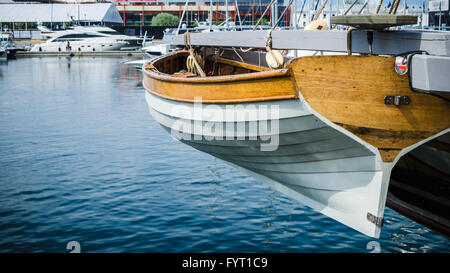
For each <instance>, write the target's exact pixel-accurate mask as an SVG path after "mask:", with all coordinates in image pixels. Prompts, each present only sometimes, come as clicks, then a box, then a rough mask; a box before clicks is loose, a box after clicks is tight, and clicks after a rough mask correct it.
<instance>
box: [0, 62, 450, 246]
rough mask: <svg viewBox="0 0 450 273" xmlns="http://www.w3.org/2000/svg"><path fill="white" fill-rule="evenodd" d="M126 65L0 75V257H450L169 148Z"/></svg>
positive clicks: (416, 233) (403, 229)
mask: <svg viewBox="0 0 450 273" xmlns="http://www.w3.org/2000/svg"><path fill="white" fill-rule="evenodd" d="M120 61H123V59H118V58H87V57H83V58H80V59H79V58H72V59H67V58H42V59H39V58H32V59H18V60H13V61H10V62H9V63H8V64H3V65H0V252H68V250H66V245H67V243H68V242H69V241H78V242H79V243H80V244H81V251H82V252H269V251H270V252H369V250H368V249H367V248H366V247H367V244H368V243H369V242H371V241H376V242H378V243H379V245H380V248H381V251H382V252H449V250H450V243H449V241H448V240H446V239H445V238H443V237H441V236H440V235H437V234H436V233H434V232H432V231H430V230H428V229H426V228H424V227H422V226H420V225H418V224H416V223H414V222H412V221H410V220H408V219H406V218H405V217H403V216H401V215H399V214H397V213H395V212H393V211H391V210H389V209H387V212H386V215H385V216H386V224H385V227H384V228H383V231H382V237H381V239H379V240H374V239H372V238H369V237H366V236H364V235H361V234H359V233H358V232H356V231H353V230H352V229H350V228H347V227H345V226H343V225H341V224H339V223H337V222H335V221H334V220H331V219H329V218H327V217H324V216H321V215H320V214H319V213H316V212H314V211H312V210H311V209H309V208H307V207H304V206H303V205H301V204H299V203H297V202H295V201H292V200H290V199H288V198H286V197H284V196H283V195H281V194H279V193H277V192H274V191H273V190H271V189H269V188H267V187H266V186H263V185H262V184H260V183H259V182H257V181H255V180H254V179H253V178H250V177H248V176H247V175H245V174H243V173H241V172H240V171H238V170H235V169H234V168H232V167H230V166H228V165H226V164H225V163H224V162H222V161H220V160H218V159H214V158H213V157H211V156H209V155H206V154H203V153H201V152H198V151H196V150H194V149H192V148H190V147H188V146H186V145H184V144H181V143H179V142H177V141H175V140H173V139H172V138H171V137H170V136H169V135H168V134H167V133H166V132H165V131H164V130H163V129H162V128H160V127H159V125H158V124H157V123H156V122H155V121H154V120H153V119H152V118H151V116H150V114H149V112H148V110H147V105H146V102H145V99H144V90H143V88H142V87H141V84H140V81H141V75H140V72H138V71H136V70H135V69H134V68H132V67H127V66H126V65H123V64H120ZM371 244H373V243H371Z"/></svg>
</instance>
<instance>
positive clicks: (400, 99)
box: [384, 96, 411, 106]
mask: <svg viewBox="0 0 450 273" xmlns="http://www.w3.org/2000/svg"><path fill="white" fill-rule="evenodd" d="M410 101H411V100H410V98H409V97H408V96H386V97H384V104H388V105H389V104H391V105H396V106H400V105H408V104H409V102H410Z"/></svg>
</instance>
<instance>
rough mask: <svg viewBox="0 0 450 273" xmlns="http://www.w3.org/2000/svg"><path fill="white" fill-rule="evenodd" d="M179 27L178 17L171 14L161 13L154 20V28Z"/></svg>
mask: <svg viewBox="0 0 450 273" xmlns="http://www.w3.org/2000/svg"><path fill="white" fill-rule="evenodd" d="M177 25H178V16H175V15H172V14H169V13H160V14H158V15H156V16H154V17H153V18H152V26H166V27H172V26H177Z"/></svg>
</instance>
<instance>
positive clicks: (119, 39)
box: [31, 26, 151, 52]
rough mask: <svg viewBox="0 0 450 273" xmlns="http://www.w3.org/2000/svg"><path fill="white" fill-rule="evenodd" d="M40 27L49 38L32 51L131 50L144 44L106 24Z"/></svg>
mask: <svg viewBox="0 0 450 273" xmlns="http://www.w3.org/2000/svg"><path fill="white" fill-rule="evenodd" d="M39 29H40V30H41V33H42V35H44V36H45V37H48V38H49V39H48V40H47V41H46V42H44V43H41V44H37V45H35V46H34V47H33V48H32V49H31V51H35V52H60V51H71V52H72V51H73V52H76V51H82V52H83V51H111V50H130V49H136V48H140V47H141V44H142V38H139V37H135V36H128V35H124V34H122V33H120V32H117V31H116V30H114V29H112V28H109V27H105V26H74V27H72V28H69V29H64V30H50V29H48V28H46V27H43V26H39ZM147 39H148V38H147ZM150 39H151V38H150Z"/></svg>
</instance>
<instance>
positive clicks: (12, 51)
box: [0, 31, 19, 59]
mask: <svg viewBox="0 0 450 273" xmlns="http://www.w3.org/2000/svg"><path fill="white" fill-rule="evenodd" d="M12 39H13V33H12V32H10V31H2V32H1V33H0V47H1V48H3V50H4V52H5V56H6V58H7V59H12V58H14V57H15V55H16V52H17V51H18V50H19V49H18V48H17V47H16V45H15V44H14V43H13V41H12Z"/></svg>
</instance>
